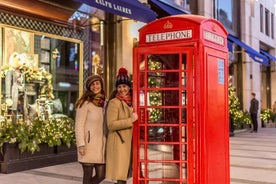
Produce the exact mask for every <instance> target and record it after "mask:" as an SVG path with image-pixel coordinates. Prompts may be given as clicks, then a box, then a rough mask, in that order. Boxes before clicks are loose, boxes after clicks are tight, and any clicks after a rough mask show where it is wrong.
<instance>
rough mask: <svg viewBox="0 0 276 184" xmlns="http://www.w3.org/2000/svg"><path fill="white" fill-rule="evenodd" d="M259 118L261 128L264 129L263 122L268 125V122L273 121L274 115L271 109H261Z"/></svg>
mask: <svg viewBox="0 0 276 184" xmlns="http://www.w3.org/2000/svg"><path fill="white" fill-rule="evenodd" d="M260 118H261V121H262V127H265V122H266V123H269V120H271V121H273V120H274V114H273V111H272V109H269V108H267V109H262V110H261V114H260Z"/></svg>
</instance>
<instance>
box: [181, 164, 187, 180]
mask: <svg viewBox="0 0 276 184" xmlns="http://www.w3.org/2000/svg"><path fill="white" fill-rule="evenodd" d="M187 174H188V165H187V164H186V163H185V164H182V178H183V179H187V178H188V176H187Z"/></svg>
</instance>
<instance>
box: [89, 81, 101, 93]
mask: <svg viewBox="0 0 276 184" xmlns="http://www.w3.org/2000/svg"><path fill="white" fill-rule="evenodd" d="M90 90H91V91H92V92H93V93H95V94H98V93H100V92H101V90H102V85H101V82H100V81H94V82H92V84H91V85H90Z"/></svg>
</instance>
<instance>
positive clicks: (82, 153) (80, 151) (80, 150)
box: [78, 146, 85, 156]
mask: <svg viewBox="0 0 276 184" xmlns="http://www.w3.org/2000/svg"><path fill="white" fill-rule="evenodd" d="M78 151H79V154H80V155H81V156H83V155H85V149H84V146H81V147H79V148H78Z"/></svg>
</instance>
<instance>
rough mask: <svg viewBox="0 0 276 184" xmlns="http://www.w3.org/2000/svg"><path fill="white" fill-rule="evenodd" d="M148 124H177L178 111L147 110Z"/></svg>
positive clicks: (173, 109)
mask: <svg viewBox="0 0 276 184" xmlns="http://www.w3.org/2000/svg"><path fill="white" fill-rule="evenodd" d="M148 118H149V122H148V123H166V124H178V123H179V118H180V116H179V110H178V109H177V108H148Z"/></svg>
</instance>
